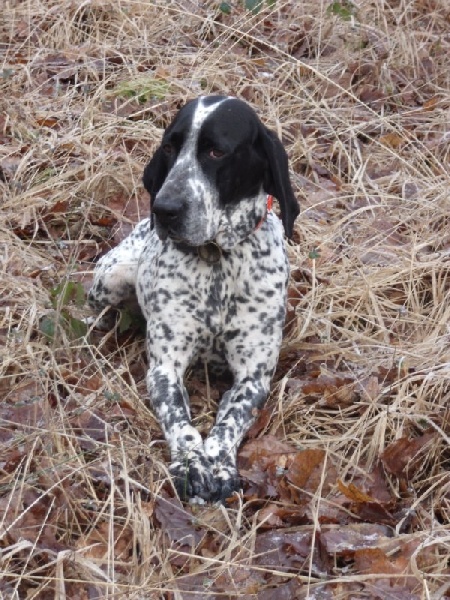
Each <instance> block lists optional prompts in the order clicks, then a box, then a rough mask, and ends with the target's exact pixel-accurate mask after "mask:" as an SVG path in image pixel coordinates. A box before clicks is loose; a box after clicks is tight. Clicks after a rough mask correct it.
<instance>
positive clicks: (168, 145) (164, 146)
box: [162, 144, 175, 156]
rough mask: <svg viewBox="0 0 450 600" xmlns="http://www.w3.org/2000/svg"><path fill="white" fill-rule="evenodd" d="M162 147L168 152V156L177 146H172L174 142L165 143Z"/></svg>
mask: <svg viewBox="0 0 450 600" xmlns="http://www.w3.org/2000/svg"><path fill="white" fill-rule="evenodd" d="M162 149H163V152H164V154H167V155H168V156H170V155H171V154H173V153H174V152H175V148H174V147H173V146H172V144H164V145H163V147H162Z"/></svg>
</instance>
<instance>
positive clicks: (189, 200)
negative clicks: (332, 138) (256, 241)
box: [143, 96, 299, 249]
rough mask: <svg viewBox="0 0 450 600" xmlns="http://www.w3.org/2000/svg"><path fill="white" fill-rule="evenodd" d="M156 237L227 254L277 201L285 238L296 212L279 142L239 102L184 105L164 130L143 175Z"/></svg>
mask: <svg viewBox="0 0 450 600" xmlns="http://www.w3.org/2000/svg"><path fill="white" fill-rule="evenodd" d="M143 182H144V186H145V188H146V189H147V191H148V192H149V194H150V197H151V203H152V219H153V223H154V226H155V227H156V231H157V233H158V235H159V237H160V238H162V239H164V238H165V237H167V236H170V237H172V238H174V239H178V240H182V241H183V242H185V243H187V244H189V245H192V246H200V245H202V244H204V243H206V242H209V241H215V242H216V243H217V244H219V245H220V246H221V247H222V248H224V249H230V248H231V247H232V246H233V245H235V244H236V243H237V242H238V241H240V240H242V239H244V238H245V237H247V236H248V235H249V234H250V233H251V232H252V231H253V230H254V229H255V228H256V227H257V225H258V223H259V222H260V221H261V220H262V219H263V218H264V215H265V213H266V198H267V195H268V194H270V195H273V196H275V198H277V200H278V202H279V204H280V209H281V219H282V222H283V225H284V229H285V232H286V235H287V236H288V237H291V236H292V228H293V225H294V221H295V218H296V217H297V215H298V213H299V207H298V203H297V200H296V199H295V197H294V194H293V191H292V187H291V183H290V180H289V172H288V159H287V155H286V151H285V150H284V148H283V145H282V144H281V142H280V140H279V139H278V137H277V136H276V135H275V134H274V133H273V132H272V131H270V130H269V129H267V128H266V127H265V126H264V125H263V124H262V123H261V121H260V120H259V118H258V116H257V115H256V113H255V111H254V110H253V109H252V108H250V106H248V104H246V103H245V102H243V101H241V100H238V99H236V98H230V97H224V96H206V97H201V98H198V99H196V100H192V101H191V102H188V103H187V104H186V105H185V106H184V107H183V108H182V109H181V110H180V111H179V112H178V114H177V115H176V116H175V118H174V120H173V121H172V123H171V124H170V125H169V127H168V128H167V129H166V131H165V133H164V136H163V139H162V142H161V145H160V146H159V148H158V149H157V150H156V152H155V154H154V156H153V158H152V159H151V161H150V162H149V163H148V165H147V166H146V168H145V170H144V176H143Z"/></svg>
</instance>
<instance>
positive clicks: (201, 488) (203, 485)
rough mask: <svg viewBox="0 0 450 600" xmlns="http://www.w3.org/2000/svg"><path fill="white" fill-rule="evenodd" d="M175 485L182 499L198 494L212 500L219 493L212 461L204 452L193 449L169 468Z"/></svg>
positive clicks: (204, 498)
mask: <svg viewBox="0 0 450 600" xmlns="http://www.w3.org/2000/svg"><path fill="white" fill-rule="evenodd" d="M169 471H170V474H171V475H172V479H173V483H174V486H175V488H176V490H177V492H178V495H179V496H180V498H181V499H182V500H188V499H189V498H194V497H195V496H198V497H199V498H203V500H207V501H211V500H213V499H214V498H215V496H216V493H217V489H216V488H217V485H216V482H215V478H214V476H213V473H212V470H211V463H210V462H209V460H208V459H207V458H206V457H205V455H204V454H203V453H202V452H199V451H195V450H191V451H190V452H189V453H187V454H186V455H185V456H183V457H182V458H179V459H178V460H175V461H173V463H172V464H171V465H170V468H169Z"/></svg>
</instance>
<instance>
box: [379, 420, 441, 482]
mask: <svg viewBox="0 0 450 600" xmlns="http://www.w3.org/2000/svg"><path fill="white" fill-rule="evenodd" d="M436 437H437V434H436V433H435V432H433V431H431V432H426V433H424V434H423V435H421V436H419V437H417V438H412V439H410V438H407V437H402V438H400V439H398V440H396V441H395V442H392V444H389V446H388V447H387V448H386V449H385V451H384V452H383V454H382V455H381V460H382V461H383V465H384V467H385V468H386V470H387V471H389V473H392V475H396V476H397V477H405V476H406V477H408V478H410V477H412V476H413V475H414V473H415V472H416V470H417V469H418V468H419V467H420V463H421V455H422V454H423V452H424V451H425V450H426V449H427V447H428V446H429V445H430V444H431V443H432V442H433V441H434V440H435V439H436Z"/></svg>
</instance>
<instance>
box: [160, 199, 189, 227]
mask: <svg viewBox="0 0 450 600" xmlns="http://www.w3.org/2000/svg"><path fill="white" fill-rule="evenodd" d="M183 206H184V202H183V200H182V199H179V198H170V199H169V198H167V197H163V198H158V197H156V200H155V202H154V204H153V207H152V212H153V214H154V215H155V216H156V218H157V219H158V221H159V223H160V224H161V225H162V226H163V227H166V228H167V229H169V230H174V229H176V226H177V224H178V222H179V219H180V217H181V213H182V212H183Z"/></svg>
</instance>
